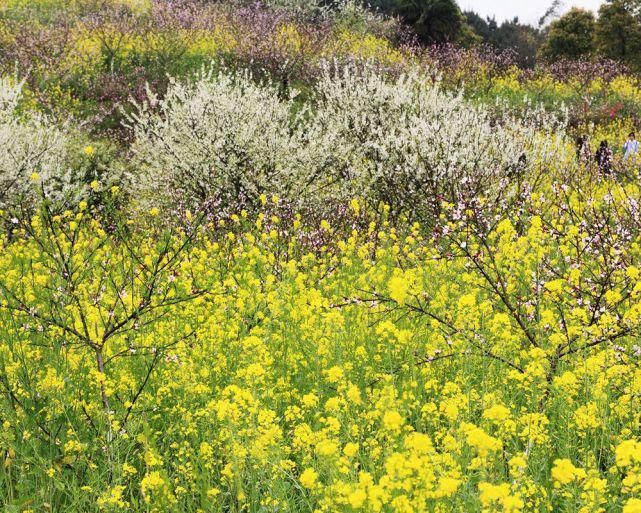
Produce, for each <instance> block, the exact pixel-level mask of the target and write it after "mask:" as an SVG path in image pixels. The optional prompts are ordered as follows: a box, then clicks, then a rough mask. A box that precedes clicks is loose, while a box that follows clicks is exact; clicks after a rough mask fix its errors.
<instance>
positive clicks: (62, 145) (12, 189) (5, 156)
mask: <svg viewBox="0 0 641 513" xmlns="http://www.w3.org/2000/svg"><path fill="white" fill-rule="evenodd" d="M21 90H22V83H20V82H18V81H16V80H15V79H12V78H0V208H3V209H4V208H7V207H13V206H16V205H18V204H24V203H29V204H33V203H34V202H35V201H37V200H38V198H39V197H40V196H41V195H42V193H44V194H45V195H46V196H47V197H48V198H50V199H52V200H54V201H55V200H61V199H63V198H64V197H66V196H67V195H68V194H70V193H71V189H72V186H71V185H72V182H73V180H72V177H71V175H70V173H69V170H68V169H67V168H66V165H65V162H66V154H67V150H66V147H67V137H66V134H65V132H64V131H63V130H61V129H59V128H57V127H55V126H54V125H53V124H51V123H49V121H48V120H47V119H46V117H44V116H41V115H37V114H33V115H31V116H28V117H26V116H18V115H17V113H16V108H17V106H18V102H19V100H20V97H21Z"/></svg>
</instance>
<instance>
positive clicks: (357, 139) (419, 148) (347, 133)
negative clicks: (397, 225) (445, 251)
mask: <svg viewBox="0 0 641 513" xmlns="http://www.w3.org/2000/svg"><path fill="white" fill-rule="evenodd" d="M533 118H534V117H533ZM306 140H307V142H308V148H307V152H306V155H305V157H306V163H305V165H304V166H303V168H304V169H305V170H307V171H308V172H309V173H310V175H309V178H308V179H307V180H306V183H308V184H309V188H308V190H306V191H304V192H305V194H306V195H307V196H308V197H310V198H313V197H318V196H319V194H320V195H326V194H331V195H332V196H334V197H342V198H345V197H351V196H354V195H355V194H357V195H360V196H365V197H369V198H371V199H372V200H374V201H376V202H378V201H383V202H385V203H387V204H389V205H390V206H391V207H392V208H393V209H395V210H397V211H406V212H408V211H409V212H410V213H411V212H414V213H420V211H423V212H422V213H425V211H427V212H430V211H432V213H433V211H434V209H437V208H438V204H439V203H440V201H441V199H448V200H453V199H455V198H456V197H457V195H459V194H460V193H462V192H466V193H467V194H481V193H483V194H487V193H490V192H492V191H493V190H496V189H497V188H498V187H499V186H500V185H501V184H505V182H506V181H509V179H516V178H518V176H519V175H521V176H524V175H526V174H531V173H532V172H533V171H535V170H539V169H541V168H544V167H546V166H548V165H549V164H551V163H552V162H553V161H554V159H555V156H556V155H557V154H558V151H559V150H560V148H561V145H562V132H559V131H557V132H556V133H555V134H554V135H552V131H551V130H550V127H548V126H545V124H542V123H541V118H540V116H538V117H536V122H534V119H533V120H532V121H531V122H530V121H526V122H519V121H516V120H514V119H511V118H509V117H507V116H504V117H503V118H502V119H498V120H496V119H494V118H493V117H492V116H491V115H490V113H489V111H488V110H486V109H485V108H482V107H479V106H476V105H473V104H471V103H470V102H469V101H466V100H465V99H464V98H463V97H462V96H461V95H453V94H451V93H448V92H445V91H443V90H442V89H441V88H440V87H439V85H438V83H434V82H433V81H432V80H431V79H428V78H427V77H424V76H421V75H420V74H418V73H414V74H410V75H404V76H401V77H399V78H397V79H393V80H389V79H386V78H385V77H384V76H382V75H380V74H377V73H375V72H373V71H364V72H354V70H352V69H350V68H346V69H345V70H342V71H341V72H340V73H330V72H326V73H325V75H324V76H323V78H322V79H321V81H320V83H319V84H318V101H317V105H316V109H315V116H314V117H313V119H312V121H311V122H310V124H309V126H308V127H307V133H306Z"/></svg>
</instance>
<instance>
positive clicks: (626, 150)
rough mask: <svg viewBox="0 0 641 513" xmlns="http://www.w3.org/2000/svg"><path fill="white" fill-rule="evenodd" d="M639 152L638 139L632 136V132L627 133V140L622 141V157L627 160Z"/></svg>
mask: <svg viewBox="0 0 641 513" xmlns="http://www.w3.org/2000/svg"><path fill="white" fill-rule="evenodd" d="M638 153H639V141H637V140H636V139H635V137H634V132H630V133H629V134H628V140H627V141H625V143H623V159H624V160H627V159H628V158H629V157H630V156H635V157H636V155H637V154H638Z"/></svg>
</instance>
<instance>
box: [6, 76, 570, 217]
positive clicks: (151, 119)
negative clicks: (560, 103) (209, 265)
mask: <svg viewBox="0 0 641 513" xmlns="http://www.w3.org/2000/svg"><path fill="white" fill-rule="evenodd" d="M19 88H20V87H19V86H12V85H10V84H9V83H8V82H7V83H5V85H4V87H3V95H4V96H7V97H8V101H7V105H8V106H7V109H9V110H13V109H15V105H16V104H17V101H18V93H19ZM148 96H149V100H148V101H146V102H143V103H140V104H135V105H134V109H133V111H132V113H131V114H129V115H128V126H129V128H130V130H131V134H132V145H131V157H130V158H129V168H130V169H131V170H132V176H131V183H130V184H125V185H127V187H126V188H125V189H126V190H128V191H131V192H132V194H133V195H134V196H135V197H136V198H138V199H142V200H144V201H147V202H151V203H154V204H155V205H159V206H163V207H164V208H169V209H170V210H172V209H174V210H178V211H183V210H185V209H192V210H194V209H199V208H201V207H206V206H207V205H208V204H211V203H212V202H214V203H215V204H216V205H220V204H221V202H222V203H224V204H227V205H229V204H238V202H242V203H247V204H249V205H257V203H258V199H259V197H260V196H261V195H263V194H266V193H268V194H276V195H279V196H281V197H284V198H289V199H290V200H291V201H292V202H294V203H297V204H299V205H302V204H305V205H313V204H319V203H320V204H323V203H328V202H333V201H339V202H344V201H346V200H348V199H350V198H352V197H354V196H355V195H357V196H359V197H363V198H367V199H368V200H369V201H370V202H371V204H372V205H374V206H376V205H378V204H379V203H386V204H389V205H392V206H393V209H394V212H395V213H407V214H410V215H412V216H422V217H423V218H425V216H426V215H434V214H436V213H437V212H438V209H439V205H440V203H441V201H442V200H444V199H447V200H449V201H454V200H456V199H457V198H459V197H460V196H461V195H463V196H468V197H473V196H475V195H478V194H481V193H484V194H492V195H497V194H501V193H505V192H506V191H508V190H509V187H508V185H509V182H514V181H517V180H518V179H519V178H520V179H522V178H523V177H525V176H528V177H530V178H531V177H532V176H534V175H538V174H540V173H541V172H543V171H545V170H547V169H549V168H550V167H551V164H552V163H553V162H558V160H559V159H560V158H563V154H564V153H563V130H562V127H553V126H552V125H551V124H550V123H549V122H548V121H546V117H545V116H543V115H537V114H536V112H534V113H532V115H531V117H530V118H527V119H524V120H523V121H517V120H515V119H513V118H510V117H508V116H507V115H505V116H502V117H500V118H498V119H497V118H496V116H492V115H490V113H489V111H488V110H487V109H485V108H483V107H480V106H476V105H474V104H472V103H470V102H469V101H467V100H465V99H464V98H463V97H462V96H461V95H454V94H452V93H450V92H447V91H445V90H443V89H442V87H441V85H440V83H439V82H432V81H431V79H430V78H429V77H426V76H424V75H423V74H421V73H420V72H418V71H415V72H412V73H410V74H403V75H400V76H399V77H397V78H393V79H391V78H386V77H385V76H384V75H382V74H380V73H377V72H376V71H375V70H371V69H359V68H355V67H346V68H337V69H332V68H326V70H325V72H324V74H323V75H322V77H321V78H320V79H319V81H318V82H317V85H316V87H315V88H314V89H313V91H312V93H311V96H310V97H309V98H308V100H307V101H306V102H304V103H300V102H299V103H295V101H294V95H293V94H292V95H290V96H289V97H285V98H284V97H283V95H282V92H281V91H280V90H279V88H278V87H277V86H276V85H275V84H274V83H272V82H263V83H257V82H256V81H255V80H253V78H252V76H251V74H250V73H249V72H243V73H236V72H228V71H222V72H221V71H211V70H210V71H207V72H203V73H202V74H201V75H199V76H198V77H197V78H196V79H195V80H194V81H191V82H179V81H172V82H171V83H170V85H169V87H168V89H167V91H166V94H165V95H164V97H162V98H159V97H156V96H154V95H153V93H151V92H149V93H148ZM9 114H11V112H7V114H6V120H5V121H4V123H5V128H4V130H3V134H6V136H5V138H6V139H5V141H4V142H5V147H7V148H8V149H9V151H8V153H7V155H8V156H9V157H7V158H11V159H12V161H11V166H9V164H7V165H5V167H4V168H3V169H4V170H5V171H4V172H3V180H5V181H6V182H7V183H8V184H9V183H11V184H12V185H11V188H9V186H7V188H6V191H5V195H6V197H7V198H9V197H13V198H22V196H23V195H24V194H26V192H25V191H27V190H33V188H30V187H28V186H29V182H30V180H32V177H33V176H34V174H36V175H38V176H39V178H38V180H41V181H42V185H43V187H44V192H45V195H46V196H47V197H48V198H49V199H51V200H55V201H60V200H66V201H70V200H72V199H73V198H78V197H79V194H80V193H81V191H82V190H83V188H86V186H87V183H89V182H88V181H87V174H86V172H78V171H77V169H76V168H75V167H74V166H73V165H72V163H71V162H69V159H66V157H65V155H66V153H65V152H67V151H68V149H69V145H70V144H71V141H72V140H73V137H72V135H71V133H70V132H69V131H67V132H65V131H64V130H60V129H59V128H57V127H56V126H55V125H54V124H52V123H51V122H49V121H47V119H46V118H44V117H42V116H41V115H29V116H23V117H22V118H18V117H16V116H15V115H13V116H10V115H9ZM83 151H84V152H85V153H86V154H91V153H92V152H93V151H95V150H94V148H92V147H88V148H85V149H84V150H83ZM89 156H91V155H89ZM90 178H91V181H93V180H100V181H102V180H105V179H106V178H104V177H103V178H101V177H100V176H98V172H97V171H96V173H94V176H92V177H90ZM110 179H111V180H112V181H113V180H116V176H114V174H113V172H112V176H111V178H110ZM121 185H122V184H121ZM103 186H104V184H103ZM22 199H25V198H22Z"/></svg>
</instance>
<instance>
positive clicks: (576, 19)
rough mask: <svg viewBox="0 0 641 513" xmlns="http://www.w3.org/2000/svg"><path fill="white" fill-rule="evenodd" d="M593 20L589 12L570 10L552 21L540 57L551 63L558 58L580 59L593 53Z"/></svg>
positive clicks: (577, 9)
mask: <svg viewBox="0 0 641 513" xmlns="http://www.w3.org/2000/svg"><path fill="white" fill-rule="evenodd" d="M595 24H596V21H595V18H594V14H593V13H592V12H591V11H587V10H585V9H579V8H576V7H574V8H572V9H570V11H569V12H567V13H566V14H564V15H563V16H561V17H560V18H559V19H557V20H554V21H553V22H552V23H551V24H550V26H549V28H548V31H547V37H546V40H545V43H544V44H543V46H542V47H541V50H540V55H541V57H542V58H543V59H545V60H548V61H551V60H556V59H560V58H566V59H580V58H584V57H589V56H591V55H593V54H594V51H595V38H594V32H595Z"/></svg>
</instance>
